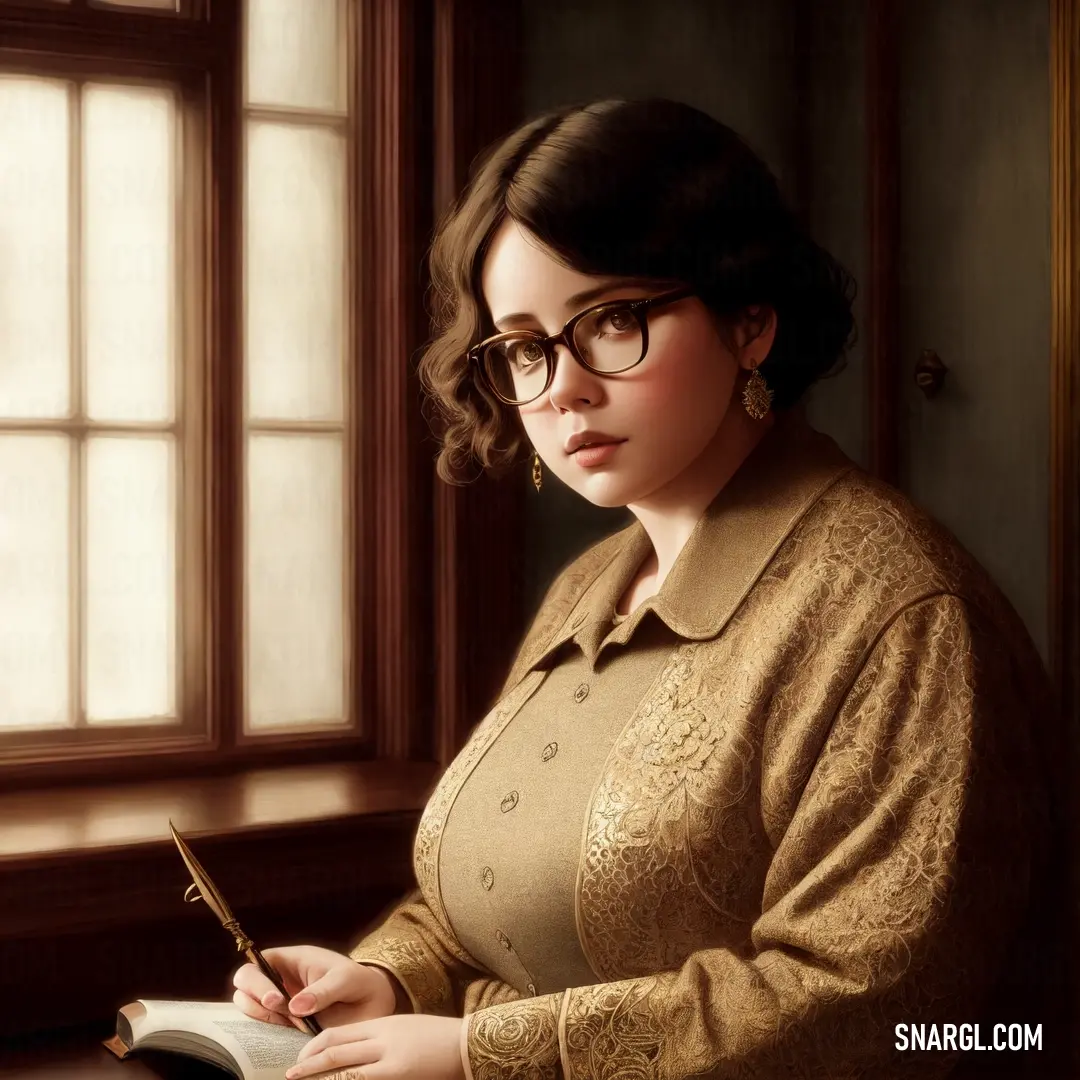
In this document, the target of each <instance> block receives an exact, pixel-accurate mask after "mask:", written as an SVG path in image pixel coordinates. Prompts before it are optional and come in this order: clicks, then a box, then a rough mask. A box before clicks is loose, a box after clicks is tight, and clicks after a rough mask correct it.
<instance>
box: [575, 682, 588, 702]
mask: <svg viewBox="0 0 1080 1080" xmlns="http://www.w3.org/2000/svg"><path fill="white" fill-rule="evenodd" d="M588 696H589V684H588V683H582V684H581V685H580V686H579V687H578V688H577V689H576V690H575V691H574V700H575V701H576V702H577V703H578V704H579V705H580V704H581V703H582V702H583V701H584V700H585V699H586V698H587V697H588Z"/></svg>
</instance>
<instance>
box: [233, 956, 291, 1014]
mask: <svg viewBox="0 0 1080 1080" xmlns="http://www.w3.org/2000/svg"><path fill="white" fill-rule="evenodd" d="M233 986H235V987H236V989H237V990H242V991H243V992H244V993H245V994H247V995H248V997H251V998H254V999H255V1000H256V1001H263V1000H264V999H265V998H266V996H267V995H268V994H276V995H277V996H278V997H281V994H280V993H279V992H278V990H277V988H276V987H275V986H274V984H273V983H272V982H271V981H270V980H269V979H268V978H267V977H266V976H265V975H264V974H263V973H262V972H261V971H260V970H259V969H258V968H257V967H256V966H255V965H254V964H244V965H243V967H239V968H237V969H236V973H235V974H234V975H233ZM267 1007H268V1008H273V1006H267Z"/></svg>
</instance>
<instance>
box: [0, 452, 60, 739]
mask: <svg viewBox="0 0 1080 1080" xmlns="http://www.w3.org/2000/svg"><path fill="white" fill-rule="evenodd" d="M70 461H71V444H70V442H69V441H68V439H67V438H66V437H65V436H63V435H3V436H0V728H4V727H20V726H23V725H30V726H33V727H58V726H64V725H66V724H68V723H69V722H70V717H71V710H70V708H69V701H70V699H69V672H68V664H69V661H70V646H69V643H70V626H69V618H68V604H69V597H70V592H69V559H70V551H71V512H70V483H71V476H70V473H71V468H70Z"/></svg>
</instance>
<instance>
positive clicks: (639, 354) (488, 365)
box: [467, 287, 694, 405]
mask: <svg viewBox="0 0 1080 1080" xmlns="http://www.w3.org/2000/svg"><path fill="white" fill-rule="evenodd" d="M693 292H694V290H693V289H691V288H689V287H682V288H679V289H675V290H674V291H672V292H666V293H662V294H661V295H659V296H650V297H645V298H643V299H641V300H608V301H606V302H605V303H603V304H597V305H596V306H595V307H591V308H586V309H585V310H584V311H579V312H578V313H577V314H576V315H575V316H574V317H573V318H572V319H571V320H570V321H569V322H568V323H567V324H566V325H565V326H564V327H563V328H562V330H560V331H559V333H557V334H552V335H551V336H550V337H545V336H544V335H543V334H539V333H536V332H535V331H533V330H510V331H508V332H507V333H505V334H496V335H495V336H494V337H489V338H486V339H485V340H484V341H481V342H480V344H479V345H474V346H473V347H472V348H471V349H470V350H469V352H468V354H467V355H468V358H469V363H470V364H472V365H474V366H475V367H476V368H477V369H478V370H479V372H480V377H481V378H482V379H483V381H484V383H485V385H486V386H487V387H488V388H489V389H490V390H491V392H492V393H493V394H494V395H495V396H496V397H497V398H498V399H499V400H500V401H502V402H505V404H507V405H527V404H528V403H529V402H530V401H535V400H536V399H537V398H538V397H540V395H541V394H543V393H544V392H545V391H546V390H547V389H548V387H549V386H550V385H551V380H552V379H553V378H554V377H555V361H556V354H555V346H556V345H565V346H566V347H567V348H568V349H569V350H570V355H571V356H573V358H574V359H575V360H576V361H577V362H578V363H579V364H581V366H582V367H584V368H586V369H588V370H589V371H593V372H595V373H596V374H597V375H617V374H619V373H620V372H622V371H628V370H629V369H630V368H632V367H634V366H635V365H637V364H640V363H641V361H642V360H644V359H645V354H646V353H647V352H648V351H649V322H648V314H649V311H650V310H651V309H652V308H654V307H660V306H661V305H662V304H672V303H674V302H675V301H676V300H683V299H685V298H686V297H688V296H692V295H693Z"/></svg>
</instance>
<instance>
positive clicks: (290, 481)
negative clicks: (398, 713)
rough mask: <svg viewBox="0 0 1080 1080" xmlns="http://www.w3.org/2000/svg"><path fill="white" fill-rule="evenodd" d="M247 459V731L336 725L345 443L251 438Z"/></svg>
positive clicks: (341, 679) (340, 688)
mask: <svg viewBox="0 0 1080 1080" xmlns="http://www.w3.org/2000/svg"><path fill="white" fill-rule="evenodd" d="M247 452H248V462H247V466H248V467H247V475H248V492H247V503H248V518H247V545H246V547H247V557H246V563H247V566H246V608H247V611H246V619H245V625H246V627H247V634H246V638H247V641H246V646H247V700H248V725H249V728H250V729H252V730H257V729H265V728H267V727H270V726H272V725H275V724H290V723H304V722H318V721H335V720H341V719H343V717H344V711H345V666H344V655H345V646H344V641H345V623H344V602H345V597H344V592H343V590H344V583H343V571H344V551H345V538H344V513H343V506H342V480H343V474H342V469H343V457H342V440H341V437H340V436H336V435H331V436H323V435H316V436H308V435H252V436H250V437H249V438H248V447H247Z"/></svg>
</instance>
